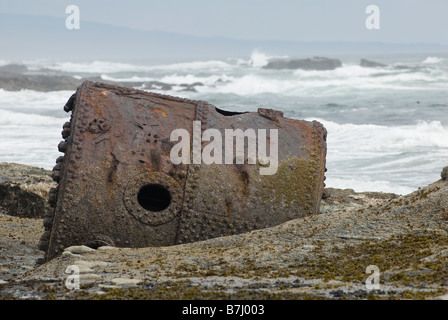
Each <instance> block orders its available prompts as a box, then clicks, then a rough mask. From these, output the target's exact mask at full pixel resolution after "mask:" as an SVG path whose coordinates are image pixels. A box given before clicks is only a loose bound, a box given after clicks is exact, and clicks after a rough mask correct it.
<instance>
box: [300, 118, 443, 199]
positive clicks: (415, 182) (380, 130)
mask: <svg viewBox="0 0 448 320" xmlns="http://www.w3.org/2000/svg"><path fill="white" fill-rule="evenodd" d="M308 120H312V119H308ZM317 120H318V121H320V122H321V123H322V124H323V125H324V126H325V128H326V129H327V131H328V137H327V145H328V151H327V167H328V172H327V181H326V184H327V186H329V187H335V188H352V189H354V190H355V191H358V192H360V191H383V192H394V193H399V194H406V193H409V192H411V191H413V190H414V189H416V188H417V187H419V186H424V185H426V184H428V183H431V182H433V181H435V180H437V179H438V174H439V169H440V168H442V167H443V166H444V165H446V156H447V155H448V139H446V137H447V136H448V127H444V126H443V125H442V124H441V123H440V122H439V121H432V122H423V121H420V122H418V123H416V124H415V125H406V126H390V127H389V126H381V125H373V124H359V125H356V124H351V123H348V124H339V123H336V122H333V121H326V120H322V119H317ZM435 169H436V170H435ZM392 181H393V182H392Z"/></svg>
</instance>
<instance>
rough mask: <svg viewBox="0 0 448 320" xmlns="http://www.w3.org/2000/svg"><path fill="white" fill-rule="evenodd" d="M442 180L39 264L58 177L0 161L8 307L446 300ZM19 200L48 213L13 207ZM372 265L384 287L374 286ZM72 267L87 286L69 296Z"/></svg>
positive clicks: (2, 283)
mask: <svg viewBox="0 0 448 320" xmlns="http://www.w3.org/2000/svg"><path fill="white" fill-rule="evenodd" d="M442 176H443V178H442V179H441V180H439V181H436V182H434V183H433V184H431V185H429V186H426V187H424V188H421V189H419V190H416V191H415V192H413V193H411V194H408V195H404V196H399V195H395V194H385V193H377V192H363V193H356V192H354V191H353V190H350V189H347V190H339V189H331V188H328V189H326V190H325V193H324V199H323V200H322V204H321V213H320V214H318V215H315V216H310V217H307V218H303V219H296V220H291V221H289V222H287V223H284V224H282V225H279V226H277V227H273V228H269V229H263V230H257V231H253V232H250V233H246V234H240V235H236V236H230V237H222V238H216V239H211V240H208V241H202V242H196V243H191V244H184V245H177V246H172V247H162V248H141V249H132V248H113V247H100V248H98V249H97V250H94V249H91V248H88V247H83V246H81V247H70V248H67V249H66V250H65V252H64V253H63V255H62V256H60V257H58V258H56V259H53V260H52V261H49V262H47V263H46V264H43V265H40V266H36V264H35V262H36V261H37V259H38V258H41V257H42V256H43V252H42V251H39V250H38V242H39V238H40V236H41V234H42V233H43V231H44V228H43V225H42V222H43V220H42V218H41V217H42V215H43V213H42V214H38V211H39V210H45V206H46V205H47V204H46V198H47V196H48V190H49V188H50V187H51V186H52V184H53V182H52V180H51V173H50V172H48V171H45V170H42V169H38V168H32V167H28V166H23V165H17V164H7V163H0V187H1V188H6V189H0V190H6V191H4V192H5V193H4V194H3V196H0V211H1V214H0V299H447V298H448V295H447V293H448V181H447V180H446V178H447V169H445V170H444V171H443V173H442ZM5 186H6V187H5ZM12 186H15V187H17V188H19V189H20V190H19V191H21V192H22V193H21V192H19V191H18V190H17V189H14V188H12ZM8 188H9V189H8ZM30 194H32V195H36V196H37V197H38V198H33V197H31V196H30ZM5 195H8V196H5ZM23 195H25V196H24V197H25V200H29V201H30V202H33V201H34V202H36V203H39V202H40V201H43V202H44V205H43V208H44V209H36V208H38V207H35V208H34V209H33V207H32V206H31V205H30V206H28V207H26V209H21V210H17V208H18V205H17V204H18V203H21V202H20V201H22V200H21V197H22V196H23ZM14 199H15V200H16V202H15V203H16V207H14V205H13V204H14V201H13V200H14ZM36 199H39V200H36ZM14 208H16V211H15V212H16V213H15V214H14V215H10V214H11V213H12V212H10V211H14ZM39 208H40V207H39ZM28 212H30V214H28ZM370 265H374V266H376V267H377V268H378V270H379V272H380V274H379V284H380V288H379V289H373V290H369V289H367V287H366V284H365V282H366V279H367V278H368V277H369V276H371V274H370V273H366V268H367V267H368V266H370ZM73 266H76V267H75V269H73V268H74V267H73ZM73 270H77V271H79V285H80V288H79V289H76V288H75V289H73V290H69V288H71V287H73V284H76V282H73V281H71V280H73V279H74V278H73V274H72V272H73Z"/></svg>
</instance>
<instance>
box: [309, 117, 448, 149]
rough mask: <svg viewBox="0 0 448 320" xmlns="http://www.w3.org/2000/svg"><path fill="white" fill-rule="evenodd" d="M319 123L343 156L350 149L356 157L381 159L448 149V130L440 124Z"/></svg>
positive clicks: (437, 122)
mask: <svg viewBox="0 0 448 320" xmlns="http://www.w3.org/2000/svg"><path fill="white" fill-rule="evenodd" d="M309 120H311V119H309ZM318 121H320V122H322V123H323V125H324V126H325V128H326V129H327V131H328V141H329V144H331V146H332V148H333V149H334V150H335V151H337V152H338V153H340V155H341V156H344V154H346V153H347V152H346V149H348V148H350V150H354V152H353V153H354V154H359V155H361V156H362V155H364V154H366V153H368V154H369V155H373V154H376V155H377V156H378V157H382V156H384V155H385V154H388V153H389V154H397V153H401V152H403V151H407V150H413V151H416V150H423V149H428V148H431V149H434V148H444V149H448V139H446V137H448V127H444V126H443V125H442V123H441V122H440V121H431V122H426V121H419V122H418V123H416V124H415V125H406V126H383V125H375V124H352V123H346V124H339V123H336V122H333V121H328V120H322V119H318ZM379 151H381V152H379ZM351 153H352V152H350V154H351Z"/></svg>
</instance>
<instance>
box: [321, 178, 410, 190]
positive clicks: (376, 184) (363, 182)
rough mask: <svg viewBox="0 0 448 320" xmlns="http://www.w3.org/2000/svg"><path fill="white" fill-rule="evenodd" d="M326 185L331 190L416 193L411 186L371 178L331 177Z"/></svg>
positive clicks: (326, 181)
mask: <svg viewBox="0 0 448 320" xmlns="http://www.w3.org/2000/svg"><path fill="white" fill-rule="evenodd" d="M325 183H326V185H327V187H330V188H337V189H353V190H354V191H356V192H386V193H395V194H401V195H405V194H409V193H411V192H413V191H415V189H414V188H412V187H409V186H403V185H400V184H396V183H392V182H390V181H387V180H370V179H369V177H363V179H354V178H352V179H344V178H337V177H332V176H331V175H330V176H328V177H327V179H326V180H325Z"/></svg>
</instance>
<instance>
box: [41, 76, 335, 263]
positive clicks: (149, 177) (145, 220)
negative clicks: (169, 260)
mask: <svg viewBox="0 0 448 320" xmlns="http://www.w3.org/2000/svg"><path fill="white" fill-rule="evenodd" d="M64 109H65V111H67V112H71V119H70V122H67V123H66V124H64V126H63V131H62V137H63V139H64V141H62V142H61V143H60V144H59V146H58V147H59V151H60V152H62V153H64V156H61V157H59V158H58V159H57V160H56V166H55V167H54V170H53V179H54V180H55V181H57V182H58V187H57V188H56V189H52V190H51V191H50V199H49V202H50V205H51V206H52V208H53V210H51V212H48V213H47V215H46V217H45V220H44V226H45V233H44V235H43V236H42V238H41V241H40V245H39V247H40V249H41V250H44V251H45V258H44V261H48V260H50V259H52V258H54V257H56V256H58V255H59V254H61V253H62V252H63V250H64V248H66V247H69V246H73V245H87V246H90V247H93V248H97V247H99V246H116V247H149V246H170V245H175V244H182V243H188V242H194V241H200V240H206V239H210V238H214V237H220V236H227V235H233V234H239V233H243V232H248V231H251V230H255V229H261V228H266V227H271V226H275V225H278V224H280V223H283V222H285V221H288V220H291V219H295V218H300V217H303V216H307V215H311V214H315V213H318V212H319V205H320V200H321V197H322V192H323V188H324V186H325V184H324V180H325V170H326V169H325V158H326V134H327V132H326V130H325V128H324V127H323V126H322V125H321V124H320V123H319V122H317V121H313V122H307V121H300V120H295V119H288V118H285V117H283V113H282V112H280V111H275V110H272V109H261V108H260V109H258V112H241V113H239V112H229V111H224V110H220V109H218V108H217V107H215V106H213V105H211V104H209V103H207V102H204V101H193V100H187V99H182V98H177V97H172V96H166V95H161V94H156V93H149V92H145V91H140V90H135V89H129V88H123V87H118V86H112V85H106V84H102V83H94V82H90V81H86V82H84V83H83V84H82V85H81V86H80V87H79V88H78V89H77V91H76V93H75V94H74V95H73V96H72V97H71V98H70V99H69V101H68V102H67V104H66V105H65V107H64ZM238 130H240V131H238ZM229 132H230V133H232V132H233V133H238V132H239V133H241V132H242V133H244V134H246V135H243V136H242V139H241V138H240V140H239V143H240V144H239V145H238V143H237V142H236V140H238V138H236V137H235V139H233V138H234V137H232V136H231V135H230V138H229ZM251 134H252V135H251ZM254 134H255V139H254ZM182 135H183V138H182ZM212 136H213V139H212V138H211V137H212ZM240 137H241V136H240ZM273 140H275V141H273ZM233 141H235V143H233V144H232V143H231V142H233ZM212 142H213V146H214V149H213V148H211V147H210V146H211V145H212ZM275 143H276V144H275ZM254 144H255V145H254ZM211 149H213V151H211ZM173 150H174V151H175V152H173ZM243 151H244V152H243ZM260 153H261V155H260ZM274 153H276V157H277V159H275V158H274V157H272V156H273V155H274ZM173 155H174V158H173ZM262 156H264V158H263V157H262ZM268 156H271V157H270V158H269V157H268ZM267 157H268V158H269V161H266V159H267ZM254 158H255V159H254ZM210 160H213V161H210ZM226 160H227V161H226ZM274 162H276V163H274ZM263 170H265V173H264V174H263ZM269 170H270V171H269Z"/></svg>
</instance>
